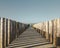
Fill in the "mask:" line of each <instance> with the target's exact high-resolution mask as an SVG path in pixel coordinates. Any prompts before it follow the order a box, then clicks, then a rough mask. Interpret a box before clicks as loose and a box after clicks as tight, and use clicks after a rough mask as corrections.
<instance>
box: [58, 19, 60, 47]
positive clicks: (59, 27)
mask: <svg viewBox="0 0 60 48" xmlns="http://www.w3.org/2000/svg"><path fill="white" fill-rule="evenodd" d="M57 46H60V19H57Z"/></svg>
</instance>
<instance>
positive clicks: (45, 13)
mask: <svg viewBox="0 0 60 48" xmlns="http://www.w3.org/2000/svg"><path fill="white" fill-rule="evenodd" d="M0 17H5V18H8V19H12V20H16V21H19V22H23V23H38V22H44V21H48V20H52V19H55V18H60V0H0Z"/></svg>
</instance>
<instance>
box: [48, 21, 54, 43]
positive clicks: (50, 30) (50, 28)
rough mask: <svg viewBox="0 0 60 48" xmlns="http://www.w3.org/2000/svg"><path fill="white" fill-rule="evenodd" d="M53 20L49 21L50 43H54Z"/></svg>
mask: <svg viewBox="0 0 60 48" xmlns="http://www.w3.org/2000/svg"><path fill="white" fill-rule="evenodd" d="M52 27H53V25H52V21H49V38H50V43H53V32H52V29H53V28H52Z"/></svg>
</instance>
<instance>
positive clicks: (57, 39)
mask: <svg viewBox="0 0 60 48" xmlns="http://www.w3.org/2000/svg"><path fill="white" fill-rule="evenodd" d="M33 28H35V29H36V30H37V31H38V30H39V31H38V32H39V33H40V34H41V35H42V36H43V37H45V38H46V39H47V40H48V41H49V42H50V43H52V44H53V45H54V46H55V47H57V46H60V19H54V20H51V21H46V22H42V23H37V24H34V25H33Z"/></svg>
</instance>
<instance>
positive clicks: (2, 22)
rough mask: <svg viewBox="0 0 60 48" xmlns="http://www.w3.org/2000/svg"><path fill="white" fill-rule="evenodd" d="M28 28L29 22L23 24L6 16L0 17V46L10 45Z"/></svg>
mask: <svg viewBox="0 0 60 48" xmlns="http://www.w3.org/2000/svg"><path fill="white" fill-rule="evenodd" d="M27 28H28V24H23V23H20V22H16V21H13V20H10V19H6V18H0V48H5V47H6V46H8V45H9V44H10V43H11V42H12V41H13V40H14V39H15V38H17V37H18V36H19V35H20V34H21V33H22V32H23V31H24V30H26V29H27Z"/></svg>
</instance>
